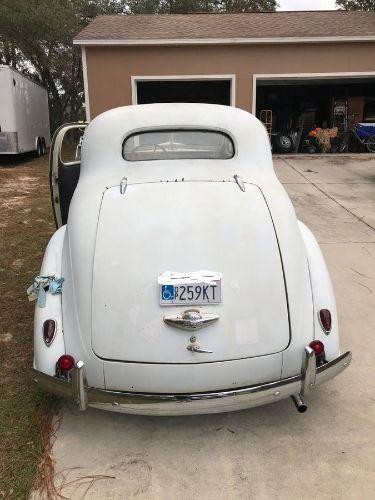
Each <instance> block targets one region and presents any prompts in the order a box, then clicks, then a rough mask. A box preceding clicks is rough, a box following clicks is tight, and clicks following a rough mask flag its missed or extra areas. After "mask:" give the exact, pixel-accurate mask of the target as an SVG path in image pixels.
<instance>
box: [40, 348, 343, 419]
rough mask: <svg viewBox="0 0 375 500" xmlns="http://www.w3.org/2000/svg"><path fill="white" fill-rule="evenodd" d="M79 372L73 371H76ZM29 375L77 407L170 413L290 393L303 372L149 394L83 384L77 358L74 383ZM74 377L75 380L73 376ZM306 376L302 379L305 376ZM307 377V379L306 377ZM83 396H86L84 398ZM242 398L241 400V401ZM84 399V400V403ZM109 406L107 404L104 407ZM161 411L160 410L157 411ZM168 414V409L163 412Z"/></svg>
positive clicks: (334, 365) (337, 367) (327, 370)
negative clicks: (232, 385)
mask: <svg viewBox="0 0 375 500" xmlns="http://www.w3.org/2000/svg"><path fill="white" fill-rule="evenodd" d="M351 358H352V355H351V352H349V351H348V352H346V353H345V354H343V355H341V356H339V357H338V358H336V359H334V360H333V361H330V362H329V363H326V364H325V365H323V366H320V367H318V368H317V369H316V385H318V384H321V383H323V382H325V381H326V380H328V379H330V378H333V377H335V376H336V375H338V374H339V373H341V372H342V371H343V370H344V369H345V368H347V367H348V366H349V364H350V362H351ZM77 371H78V373H79V374H80V375H79V376H78V375H77V373H76V372H77ZM30 372H31V377H32V379H33V381H34V382H35V383H36V384H38V385H39V386H40V387H42V388H43V389H45V390H47V391H49V392H52V393H55V394H57V395H59V396H64V397H74V398H76V400H77V401H78V403H79V405H80V407H81V408H82V409H85V407H86V406H87V405H90V406H91V405H92V406H94V405H99V407H100V406H101V405H109V406H111V405H112V406H119V405H125V406H128V407H133V406H134V405H147V406H148V405H151V406H152V405H158V404H161V403H162V404H163V406H164V405H166V407H167V408H166V410H167V411H169V405H168V403H169V404H170V405H171V407H170V410H171V414H172V413H173V412H175V413H176V412H177V410H176V407H175V406H173V405H175V404H178V405H180V404H181V403H191V404H196V405H198V407H199V405H201V403H199V402H202V401H209V400H211V401H212V400H216V401H217V406H221V407H222V408H223V409H224V406H225V405H228V406H230V405H231V404H232V406H235V403H234V402H233V403H230V402H228V403H224V401H223V402H222V403H219V401H222V400H223V399H224V400H225V399H226V398H228V399H229V398H233V399H236V398H238V399H239V400H241V404H242V405H243V407H250V406H252V405H253V406H255V405H258V404H265V403H266V402H271V401H272V400H275V398H278V399H280V398H281V397H287V396H290V395H292V394H296V393H300V391H301V388H302V380H303V377H304V376H305V375H304V374H301V375H295V376H293V377H288V378H286V379H282V380H277V381H274V382H268V383H266V384H260V385H254V386H250V387H244V388H241V389H234V390H225V391H218V392H204V393H194V394H149V393H139V392H121V391H107V390H105V389H97V388H94V387H87V386H86V385H84V365H83V363H82V362H78V363H77V366H76V368H75V369H74V370H73V376H72V378H73V379H74V380H75V382H74V383H75V387H74V389H73V387H72V384H71V383H70V382H67V381H65V380H62V379H58V378H56V377H51V376H50V375H47V374H45V373H42V372H39V371H37V370H35V369H31V370H30ZM75 377H77V381H76V378H75ZM305 380H306V379H305ZM310 380H311V379H310ZM84 394H85V396H84ZM86 398H87V399H86ZM244 400H245V401H244ZM85 401H86V403H85ZM213 403H214V401H213ZM108 409H110V408H108ZM160 414H162V413H160ZM164 414H168V413H164Z"/></svg>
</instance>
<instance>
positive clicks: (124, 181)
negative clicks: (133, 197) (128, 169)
mask: <svg viewBox="0 0 375 500" xmlns="http://www.w3.org/2000/svg"><path fill="white" fill-rule="evenodd" d="M127 187H128V179H127V178H126V177H123V178H122V179H121V182H120V193H121V194H125V191H126V188H127Z"/></svg>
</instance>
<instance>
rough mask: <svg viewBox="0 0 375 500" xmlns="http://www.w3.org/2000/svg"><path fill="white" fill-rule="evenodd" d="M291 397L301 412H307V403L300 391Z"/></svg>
mask: <svg viewBox="0 0 375 500" xmlns="http://www.w3.org/2000/svg"><path fill="white" fill-rule="evenodd" d="M291 398H292V400H293V403H294V405H295V407H296V408H297V411H298V412H299V413H305V411H306V410H307V406H306V405H305V403H304V401H303V399H302V396H301V394H299V393H296V394H293V395H292V396H291Z"/></svg>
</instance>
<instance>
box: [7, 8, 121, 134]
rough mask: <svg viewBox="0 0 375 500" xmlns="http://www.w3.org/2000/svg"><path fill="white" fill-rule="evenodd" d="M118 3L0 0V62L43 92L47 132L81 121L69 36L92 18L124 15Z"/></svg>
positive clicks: (76, 58)
mask: <svg viewBox="0 0 375 500" xmlns="http://www.w3.org/2000/svg"><path fill="white" fill-rule="evenodd" d="M125 6H126V2H125V1H119V0H115V1H114V0H95V1H94V0H28V1H27V2H25V1H24V0H1V2H0V64H8V65H10V66H12V67H14V68H15V69H18V70H20V71H22V72H23V73H25V74H27V75H30V76H32V77H33V78H34V79H36V80H38V81H39V82H40V83H41V84H42V85H43V86H45V87H46V88H47V90H48V94H49V101H50V118H51V128H52V130H54V129H55V128H56V127H57V126H58V125H60V124H61V123H63V122H66V121H73V120H77V119H82V118H83V110H82V102H83V84H82V74H81V73H82V68H81V54H80V50H79V48H77V47H73V45H72V40H73V37H74V35H75V34H76V33H77V32H78V31H80V30H81V29H82V28H83V27H84V26H85V25H87V24H88V22H89V21H90V20H91V19H92V18H94V17H95V16H96V15H98V14H103V13H110V14H115V13H119V12H121V13H122V12H124V9H125Z"/></svg>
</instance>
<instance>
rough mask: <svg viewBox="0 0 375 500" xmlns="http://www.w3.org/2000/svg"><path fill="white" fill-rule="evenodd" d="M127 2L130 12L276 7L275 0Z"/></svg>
mask: <svg viewBox="0 0 375 500" xmlns="http://www.w3.org/2000/svg"><path fill="white" fill-rule="evenodd" d="M127 4H128V12H129V13H131V14H155V13H157V14H187V13H189V12H190V13H191V12H251V11H259V10H275V9H276V7H277V1H276V0H129V1H128V2H127Z"/></svg>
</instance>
